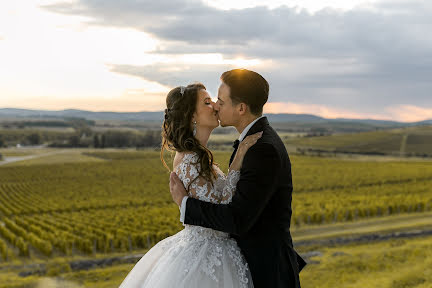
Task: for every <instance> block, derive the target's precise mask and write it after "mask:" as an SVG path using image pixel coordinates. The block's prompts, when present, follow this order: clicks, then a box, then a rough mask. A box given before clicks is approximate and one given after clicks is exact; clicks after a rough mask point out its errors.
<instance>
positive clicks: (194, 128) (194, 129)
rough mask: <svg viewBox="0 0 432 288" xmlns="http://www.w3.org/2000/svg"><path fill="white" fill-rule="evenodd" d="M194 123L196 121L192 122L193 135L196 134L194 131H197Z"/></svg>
mask: <svg viewBox="0 0 432 288" xmlns="http://www.w3.org/2000/svg"><path fill="white" fill-rule="evenodd" d="M196 124H197V122H196V121H194V122H193V126H194V127H193V136H195V135H196V132H197V128H196Z"/></svg>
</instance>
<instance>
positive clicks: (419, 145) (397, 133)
mask: <svg viewBox="0 0 432 288" xmlns="http://www.w3.org/2000/svg"><path fill="white" fill-rule="evenodd" d="M285 143H286V144H287V145H288V146H295V147H300V148H303V150H304V149H308V148H309V149H315V150H316V149H319V150H324V151H329V152H344V153H346V152H348V153H349V152H351V153H363V154H373V153H376V154H386V155H400V156H421V157H423V156H432V126H416V127H409V128H403V129H393V130H382V131H373V132H363V133H347V134H335V135H331V136H319V137H296V138H289V139H286V140H285Z"/></svg>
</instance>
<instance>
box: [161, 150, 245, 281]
mask: <svg viewBox="0 0 432 288" xmlns="http://www.w3.org/2000/svg"><path fill="white" fill-rule="evenodd" d="M197 162H198V155H197V154H196V153H187V154H185V155H184V157H183V159H182V160H181V162H180V164H179V165H178V166H177V167H176V169H175V172H176V173H177V175H178V176H179V178H180V179H181V180H182V182H183V185H184V186H185V187H187V185H189V183H190V182H191V181H193V180H194V179H195V178H196V177H197V176H198V175H199V171H200V169H201V165H200V163H197ZM215 169H216V171H217V174H218V177H217V179H216V180H215V181H214V186H212V185H211V184H210V183H208V182H207V181H206V180H205V179H202V178H201V177H199V178H197V179H196V180H194V181H193V182H192V184H191V186H190V190H189V196H190V197H193V198H197V199H199V200H202V201H206V202H211V203H220V204H227V203H230V202H231V200H232V197H233V194H234V192H235V190H236V185H237V182H238V180H239V178H240V171H236V170H231V171H229V172H228V174H227V175H225V174H224V173H223V172H222V171H220V169H219V168H217V167H215ZM184 226H185V229H184V230H182V231H180V232H179V233H177V234H176V235H178V237H175V240H174V239H173V240H171V241H167V242H166V243H164V246H163V247H164V248H165V249H170V251H169V253H174V254H176V253H179V252H180V251H182V250H183V249H192V250H191V251H190V257H188V259H183V260H184V261H185V267H188V264H187V263H189V264H190V263H196V261H198V255H199V253H198V252H199V251H201V249H202V248H203V246H204V245H208V248H207V250H206V256H205V258H204V259H205V260H203V262H202V265H201V266H200V269H201V271H202V272H204V273H205V274H206V275H208V276H209V277H210V278H211V279H213V280H214V281H216V282H218V278H217V277H216V275H215V273H216V269H217V267H220V266H221V265H222V262H221V259H222V257H223V251H224V248H225V249H227V250H225V251H228V252H226V253H228V255H229V257H230V258H231V259H232V260H233V262H234V264H235V266H236V267H237V273H238V275H239V279H240V281H241V286H240V287H242V288H246V287H248V286H247V285H248V277H247V272H248V269H249V268H248V265H247V263H246V261H245V259H244V258H243V255H242V254H241V252H240V248H239V247H238V245H237V242H236V241H235V240H234V239H232V238H230V237H229V233H226V232H222V231H216V230H213V229H210V228H205V227H200V226H193V225H187V224H186V225H184ZM172 241H175V245H173V244H174V243H171V242H172ZM172 246H175V248H169V247H172ZM183 273H184V275H187V274H188V273H189V269H188V268H186V269H185V270H184V271H183Z"/></svg>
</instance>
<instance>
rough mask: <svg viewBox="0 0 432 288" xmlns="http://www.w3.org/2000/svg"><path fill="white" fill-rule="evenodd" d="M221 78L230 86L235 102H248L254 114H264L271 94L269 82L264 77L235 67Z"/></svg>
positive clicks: (232, 98)
mask: <svg viewBox="0 0 432 288" xmlns="http://www.w3.org/2000/svg"><path fill="white" fill-rule="evenodd" d="M220 79H221V80H222V81H223V82H224V83H225V84H226V85H228V86H229V87H230V97H231V101H232V102H233V104H238V103H246V104H247V105H248V106H249V108H250V110H251V113H252V114H254V115H261V114H262V112H263V106H264V104H265V103H266V102H267V99H268V94H269V84H268V82H267V80H265V79H264V77H262V76H261V75H260V74H258V73H257V72H254V71H250V70H247V69H233V70H230V71H226V72H224V73H222V75H221V77H220Z"/></svg>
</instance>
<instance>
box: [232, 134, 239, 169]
mask: <svg viewBox="0 0 432 288" xmlns="http://www.w3.org/2000/svg"><path fill="white" fill-rule="evenodd" d="M239 144H240V141H239V140H238V139H237V140H235V141H234V144H233V147H234V151H233V153H232V154H231V158H230V161H229V165H231V162H232V161H233V159H234V156H235V154H236V152H237V148H238V146H239Z"/></svg>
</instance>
